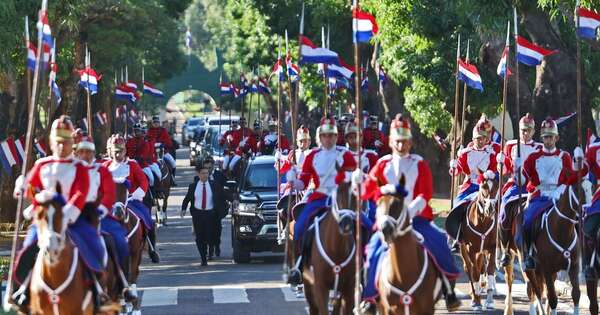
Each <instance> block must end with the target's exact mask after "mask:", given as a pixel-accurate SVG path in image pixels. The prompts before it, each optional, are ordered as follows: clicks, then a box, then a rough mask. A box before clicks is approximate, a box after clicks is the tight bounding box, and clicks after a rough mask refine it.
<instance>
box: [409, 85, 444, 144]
mask: <svg viewBox="0 0 600 315" xmlns="http://www.w3.org/2000/svg"><path fill="white" fill-rule="evenodd" d="M404 99H405V103H404V105H405V106H406V108H407V109H408V110H409V111H410V113H411V115H412V118H413V119H414V120H415V122H416V123H417V124H418V125H419V127H420V128H421V132H423V133H424V134H425V135H427V136H433V135H434V134H435V133H436V131H437V130H438V129H444V130H449V129H450V128H451V127H452V116H451V115H450V113H449V112H448V111H447V110H446V104H445V103H444V102H443V101H442V97H441V96H440V93H439V90H438V89H437V88H436V87H435V86H434V85H433V84H432V83H431V82H429V81H428V80H425V79H423V78H421V77H414V78H413V80H412V85H411V86H410V87H408V88H407V89H406V90H404Z"/></svg>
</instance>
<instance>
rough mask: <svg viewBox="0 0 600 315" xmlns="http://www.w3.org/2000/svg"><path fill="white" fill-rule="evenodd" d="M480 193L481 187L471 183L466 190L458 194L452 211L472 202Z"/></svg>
mask: <svg viewBox="0 0 600 315" xmlns="http://www.w3.org/2000/svg"><path fill="white" fill-rule="evenodd" d="M478 191H479V185H477V184H475V183H471V185H469V186H468V187H467V188H466V189H464V190H463V191H460V192H458V195H457V196H456V198H455V199H454V208H452V210H454V209H456V208H458V207H460V206H461V205H463V204H465V203H467V202H471V201H473V200H474V199H475V197H476V196H477V192H478Z"/></svg>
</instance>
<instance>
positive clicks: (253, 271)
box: [138, 149, 587, 315]
mask: <svg viewBox="0 0 600 315" xmlns="http://www.w3.org/2000/svg"><path fill="white" fill-rule="evenodd" d="M187 156H188V151H187V149H182V150H180V151H179V152H178V157H180V159H178V160H177V164H178V170H177V177H178V178H177V182H178V185H179V186H178V187H174V188H173V190H172V192H171V197H170V199H169V209H168V214H169V225H168V226H165V227H161V228H160V229H159V233H158V238H159V244H158V247H159V250H160V254H161V262H160V264H152V263H151V262H150V261H149V259H147V258H144V262H143V266H142V267H141V269H142V271H141V276H140V279H139V283H138V286H139V287H140V289H141V290H143V293H142V312H143V313H144V314H146V315H147V314H150V315H153V314H156V315H163V314H177V315H185V314H195V315H197V314H228V315H233V314H251V315H258V314H261V315H263V314H264V315H270V314H273V315H276V314H286V315H295V314H307V311H306V302H305V301H304V300H303V299H298V298H296V297H295V295H294V294H293V293H292V292H291V290H290V289H289V287H288V286H286V285H285V284H284V283H283V282H282V280H281V264H282V261H283V259H282V256H281V255H280V254H271V253H266V254H256V255H254V254H253V256H252V257H253V259H252V262H251V263H250V264H241V265H236V264H233V262H232V259H231V257H232V251H231V241H230V237H229V235H230V231H231V229H230V225H229V221H228V220H224V222H223V225H224V228H223V237H222V245H221V247H222V255H221V257H218V258H217V259H215V260H213V261H209V265H208V266H206V267H202V266H200V258H199V255H198V253H197V251H196V246H195V243H194V240H193V235H192V230H191V217H190V216H189V215H188V216H186V217H185V218H183V219H181V218H179V209H180V205H181V202H182V200H183V196H184V194H185V191H186V189H187V185H188V184H189V183H190V182H191V181H192V178H193V175H194V172H193V169H192V168H191V167H189V162H188V160H187ZM188 213H189V212H188ZM497 278H498V282H499V283H498V285H497V288H498V291H499V296H497V297H496V299H495V303H496V304H495V307H496V309H495V310H493V311H487V312H486V313H487V314H502V312H501V307H503V304H504V302H503V301H504V295H503V294H502V293H503V292H505V287H506V286H505V285H504V284H503V283H502V281H501V276H498V277H497ZM515 287H516V288H515V308H516V310H517V314H526V310H527V309H528V307H527V304H526V301H525V289H524V284H523V283H522V282H521V283H518V284H516V285H515ZM457 288H458V291H459V295H460V297H461V298H462V299H463V307H462V308H461V311H460V312H457V313H458V314H476V313H482V312H481V311H480V312H473V311H471V310H470V307H469V303H470V301H469V297H468V296H467V295H466V294H464V293H467V292H469V285H468V284H467V283H466V279H465V278H464V277H462V278H461V279H460V281H459V284H458V285H457ZM583 293H584V292H583ZM584 294H585V293H584ZM584 294H582V301H581V306H582V308H581V311H582V313H583V314H586V313H587V298H586V297H585V296H584ZM437 306H438V307H437V309H438V311H437V313H439V314H444V313H445V312H444V303H443V302H441V303H438V305H437ZM584 307H585V308H584ZM561 312H568V313H571V312H572V303H569V302H568V300H567V299H561V303H560V304H559V313H561ZM455 314H456V313H455Z"/></svg>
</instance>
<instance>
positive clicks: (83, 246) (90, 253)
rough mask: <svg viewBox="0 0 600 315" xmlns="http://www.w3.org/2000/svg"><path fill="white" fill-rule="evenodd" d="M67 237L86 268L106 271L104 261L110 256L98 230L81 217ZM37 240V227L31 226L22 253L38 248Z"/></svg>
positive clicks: (69, 230)
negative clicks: (31, 247)
mask: <svg viewBox="0 0 600 315" xmlns="http://www.w3.org/2000/svg"><path fill="white" fill-rule="evenodd" d="M67 235H68V236H69V239H70V240H71V243H72V244H73V245H74V246H75V247H77V249H78V250H79V257H80V258H81V260H82V261H83V263H84V264H85V265H86V267H88V268H89V269H90V270H92V271H94V272H100V271H102V270H104V261H106V259H107V258H108V256H107V252H106V247H105V246H104V242H103V241H102V240H101V238H100V234H99V233H98V230H96V229H95V228H94V227H93V226H92V225H91V224H89V223H88V222H87V221H86V220H85V219H84V218H83V217H81V216H80V217H79V218H78V219H77V221H75V223H73V224H71V225H69V227H68V229H67ZM37 239H38V238H37V226H36V225H35V224H31V225H30V226H29V230H28V231H27V236H25V241H24V242H23V249H21V252H25V251H26V250H27V249H28V248H29V247H30V246H37Z"/></svg>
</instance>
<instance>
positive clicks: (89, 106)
mask: <svg viewBox="0 0 600 315" xmlns="http://www.w3.org/2000/svg"><path fill="white" fill-rule="evenodd" d="M91 59H92V56H91V53H90V51H89V50H88V47H87V45H86V46H85V68H86V69H90V68H91V63H92V60H91ZM86 96H87V127H88V134H89V135H90V137H92V139H93V138H94V132H93V126H92V125H93V123H94V122H93V121H92V99H91V96H90V76H89V74H88V77H87V89H86Z"/></svg>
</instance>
